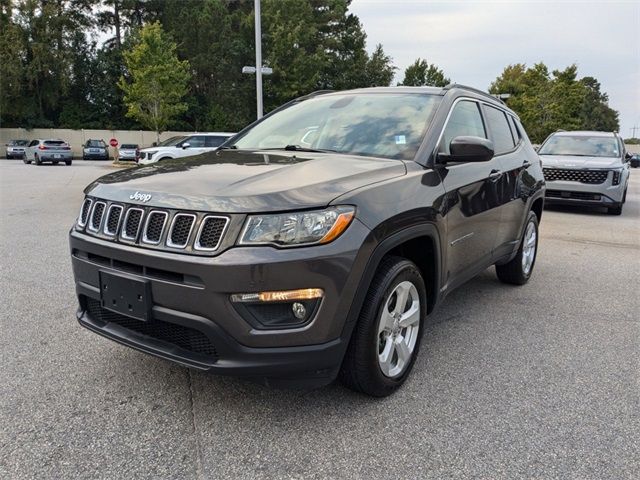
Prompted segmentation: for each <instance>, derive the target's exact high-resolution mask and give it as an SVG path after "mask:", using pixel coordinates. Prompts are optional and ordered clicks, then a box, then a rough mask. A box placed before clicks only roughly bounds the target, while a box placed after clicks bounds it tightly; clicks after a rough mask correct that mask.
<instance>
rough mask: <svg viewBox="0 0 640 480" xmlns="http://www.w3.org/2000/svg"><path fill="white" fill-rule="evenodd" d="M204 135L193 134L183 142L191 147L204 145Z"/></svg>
mask: <svg viewBox="0 0 640 480" xmlns="http://www.w3.org/2000/svg"><path fill="white" fill-rule="evenodd" d="M204 139H205V137H203V136H202V135H195V136H193V137H189V138H187V139H186V140H185V141H184V143H188V144H189V145H190V146H191V148H201V147H204V141H205V140H204Z"/></svg>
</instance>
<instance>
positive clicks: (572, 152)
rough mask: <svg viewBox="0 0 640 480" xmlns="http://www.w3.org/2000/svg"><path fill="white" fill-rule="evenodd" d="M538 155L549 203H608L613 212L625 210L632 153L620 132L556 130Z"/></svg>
mask: <svg viewBox="0 0 640 480" xmlns="http://www.w3.org/2000/svg"><path fill="white" fill-rule="evenodd" d="M538 155H540V159H541V160H542V166H543V172H544V178H545V181H546V183H547V191H546V195H545V196H546V201H545V203H546V204H547V205H549V204H554V203H563V204H573V205H585V206H596V207H606V208H607V210H608V212H609V213H610V214H612V215H620V214H621V213H622V205H623V204H624V202H625V201H626V197H627V185H628V183H629V159H630V158H631V155H630V154H628V153H627V152H626V151H625V147H624V142H623V141H622V139H621V138H620V137H619V136H618V135H617V134H616V133H613V132H556V133H552V134H551V135H550V136H549V137H547V139H546V140H545V141H544V143H543V144H542V146H541V147H540V149H539V150H538Z"/></svg>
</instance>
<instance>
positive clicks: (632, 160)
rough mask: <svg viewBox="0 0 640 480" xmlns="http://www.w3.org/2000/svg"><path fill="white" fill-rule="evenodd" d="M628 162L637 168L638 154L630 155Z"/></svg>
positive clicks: (639, 164)
mask: <svg viewBox="0 0 640 480" xmlns="http://www.w3.org/2000/svg"><path fill="white" fill-rule="evenodd" d="M629 164H630V165H631V166H632V167H633V168H638V167H640V154H638V153H636V154H635V155H632V156H631V159H630V160H629Z"/></svg>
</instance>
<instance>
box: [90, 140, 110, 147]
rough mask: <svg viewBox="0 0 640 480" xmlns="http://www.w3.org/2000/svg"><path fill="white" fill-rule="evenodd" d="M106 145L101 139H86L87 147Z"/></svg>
mask: <svg viewBox="0 0 640 480" xmlns="http://www.w3.org/2000/svg"><path fill="white" fill-rule="evenodd" d="M106 146H107V145H106V144H105V143H104V142H103V141H102V140H88V141H87V147H94V148H105V147H106Z"/></svg>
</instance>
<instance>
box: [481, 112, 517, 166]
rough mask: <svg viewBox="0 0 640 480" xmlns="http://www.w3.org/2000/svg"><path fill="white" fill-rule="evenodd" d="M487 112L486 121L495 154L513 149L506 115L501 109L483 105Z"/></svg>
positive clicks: (513, 144) (513, 145)
mask: <svg viewBox="0 0 640 480" xmlns="http://www.w3.org/2000/svg"><path fill="white" fill-rule="evenodd" d="M485 108H486V110H485V111H486V112H487V122H488V123H489V127H490V128H491V133H492V135H493V149H494V151H495V153H496V155H500V154H501V153H505V152H508V151H509V150H513V147H515V143H514V141H513V136H512V135H511V129H510V128H509V123H508V122H507V117H506V116H505V114H504V112H503V111H502V110H498V109H497V108H493V107H489V106H488V105H486V106H485Z"/></svg>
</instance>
